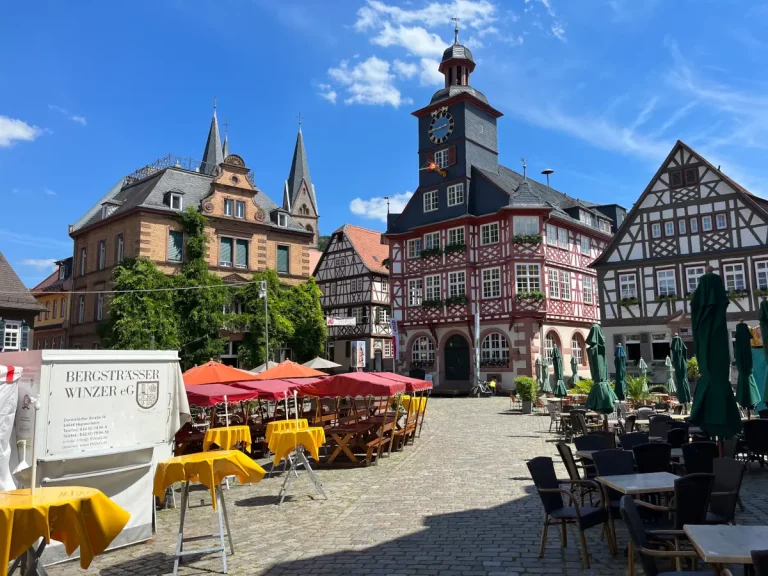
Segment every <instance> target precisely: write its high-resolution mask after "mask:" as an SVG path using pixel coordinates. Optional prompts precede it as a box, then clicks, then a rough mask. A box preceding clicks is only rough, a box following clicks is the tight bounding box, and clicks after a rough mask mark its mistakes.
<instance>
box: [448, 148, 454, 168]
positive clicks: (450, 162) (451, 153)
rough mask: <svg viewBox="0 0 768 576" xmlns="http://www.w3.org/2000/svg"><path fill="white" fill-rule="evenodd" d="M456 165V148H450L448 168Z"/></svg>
mask: <svg viewBox="0 0 768 576" xmlns="http://www.w3.org/2000/svg"><path fill="white" fill-rule="evenodd" d="M454 164H456V146H451V147H450V148H448V166H453V165H454Z"/></svg>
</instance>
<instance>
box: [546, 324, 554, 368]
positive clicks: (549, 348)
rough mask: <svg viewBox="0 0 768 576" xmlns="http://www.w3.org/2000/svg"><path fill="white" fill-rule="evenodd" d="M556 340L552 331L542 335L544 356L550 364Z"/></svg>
mask: <svg viewBox="0 0 768 576" xmlns="http://www.w3.org/2000/svg"><path fill="white" fill-rule="evenodd" d="M556 345H557V341H556V340H555V338H553V337H552V331H551V330H550V331H549V332H547V335H546V336H545V337H544V357H545V358H546V359H547V360H548V361H549V365H550V366H551V365H552V354H553V353H554V350H555V346H556Z"/></svg>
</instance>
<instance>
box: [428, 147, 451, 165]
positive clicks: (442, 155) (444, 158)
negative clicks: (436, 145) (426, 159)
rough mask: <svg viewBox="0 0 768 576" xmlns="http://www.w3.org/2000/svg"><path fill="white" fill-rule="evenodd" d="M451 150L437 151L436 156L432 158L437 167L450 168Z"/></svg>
mask: <svg viewBox="0 0 768 576" xmlns="http://www.w3.org/2000/svg"><path fill="white" fill-rule="evenodd" d="M449 150H450V149H449V148H443V149H442V150H435V155H434V157H433V158H432V162H434V163H435V166H437V167H438V168H448V166H449V164H448V162H449V159H450V155H449Z"/></svg>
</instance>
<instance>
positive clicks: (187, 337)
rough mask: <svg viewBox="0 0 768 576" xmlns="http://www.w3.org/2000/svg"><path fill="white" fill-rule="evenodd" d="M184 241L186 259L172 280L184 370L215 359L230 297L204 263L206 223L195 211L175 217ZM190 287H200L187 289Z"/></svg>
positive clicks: (222, 349)
mask: <svg viewBox="0 0 768 576" xmlns="http://www.w3.org/2000/svg"><path fill="white" fill-rule="evenodd" d="M179 221H180V222H181V227H182V228H183V230H184V233H185V235H186V238H187V244H186V252H187V253H186V258H185V263H184V266H183V267H182V270H181V274H178V275H176V276H174V277H173V283H174V285H175V286H176V287H177V288H179V290H178V291H177V293H176V298H175V307H176V311H177V314H178V318H179V340H180V343H181V346H180V351H179V355H180V356H181V362H182V366H183V367H184V368H185V369H186V368H189V367H192V366H197V365H198V364H202V363H204V362H207V361H208V360H210V359H211V358H215V359H218V358H219V357H220V356H221V353H222V352H223V351H224V345H225V344H226V340H225V339H224V338H222V337H221V335H220V330H221V327H222V326H223V324H224V306H226V305H227V304H229V303H230V301H231V298H232V294H231V293H230V289H229V288H228V287H226V286H225V285H224V283H223V282H222V281H221V278H219V277H218V276H217V275H216V274H213V273H212V272H210V271H209V270H208V263H207V262H206V260H205V253H206V246H207V244H208V236H206V234H205V227H206V225H207V223H208V220H207V218H206V217H205V216H203V215H202V214H201V213H200V212H199V211H198V210H197V209H196V208H192V207H190V208H187V210H185V211H184V212H182V213H181V214H179ZM191 287H201V288H193V289H187V288H191Z"/></svg>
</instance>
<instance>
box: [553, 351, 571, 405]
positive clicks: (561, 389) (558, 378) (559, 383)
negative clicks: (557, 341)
mask: <svg viewBox="0 0 768 576" xmlns="http://www.w3.org/2000/svg"><path fill="white" fill-rule="evenodd" d="M552 365H553V367H554V371H555V396H557V397H558V398H563V397H564V396H567V395H568V391H567V390H566V389H565V382H563V355H562V354H561V353H560V348H558V347H557V345H555V347H554V348H553V349H552Z"/></svg>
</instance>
